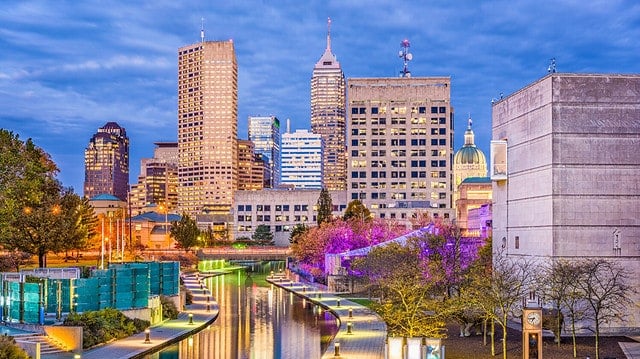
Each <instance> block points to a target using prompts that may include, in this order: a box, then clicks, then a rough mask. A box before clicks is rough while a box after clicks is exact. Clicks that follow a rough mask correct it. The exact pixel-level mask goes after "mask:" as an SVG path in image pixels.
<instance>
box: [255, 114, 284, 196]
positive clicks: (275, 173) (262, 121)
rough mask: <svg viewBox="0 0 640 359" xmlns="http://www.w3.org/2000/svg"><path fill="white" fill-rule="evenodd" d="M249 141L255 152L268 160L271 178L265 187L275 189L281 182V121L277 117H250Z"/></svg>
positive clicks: (266, 181) (267, 178)
mask: <svg viewBox="0 0 640 359" xmlns="http://www.w3.org/2000/svg"><path fill="white" fill-rule="evenodd" d="M249 140H250V141H251V142H253V144H254V146H255V147H254V151H255V153H256V154H259V155H261V156H262V157H264V158H266V159H267V161H268V162H267V165H268V167H269V172H270V173H269V176H268V177H266V178H265V179H264V180H265V184H264V187H266V188H275V187H278V184H279V182H280V120H278V118H277V117H275V116H249Z"/></svg>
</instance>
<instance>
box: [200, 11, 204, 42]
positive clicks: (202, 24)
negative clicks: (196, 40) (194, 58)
mask: <svg viewBox="0 0 640 359" xmlns="http://www.w3.org/2000/svg"><path fill="white" fill-rule="evenodd" d="M200 42H204V18H203V17H202V18H200Z"/></svg>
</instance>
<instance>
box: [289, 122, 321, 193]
mask: <svg viewBox="0 0 640 359" xmlns="http://www.w3.org/2000/svg"><path fill="white" fill-rule="evenodd" d="M281 184H282V185H283V186H287V187H291V188H296V189H322V136H321V135H319V134H315V133H311V132H309V131H307V130H296V131H295V132H293V133H289V132H287V133H284V134H282V179H281Z"/></svg>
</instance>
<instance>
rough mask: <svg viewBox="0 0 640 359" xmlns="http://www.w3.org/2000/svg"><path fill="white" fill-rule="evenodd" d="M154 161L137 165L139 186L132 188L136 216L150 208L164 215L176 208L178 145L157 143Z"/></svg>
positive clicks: (131, 199) (148, 160) (133, 208)
mask: <svg viewBox="0 0 640 359" xmlns="http://www.w3.org/2000/svg"><path fill="white" fill-rule="evenodd" d="M155 145H156V148H155V149H154V152H153V158H143V159H142V160H141V161H140V175H139V176H138V183H136V184H133V185H131V194H130V198H129V199H130V201H131V210H132V213H133V214H135V215H137V214H140V213H143V212H144V208H145V207H146V206H149V205H151V204H156V205H158V206H161V207H162V209H163V210H165V211H175V209H176V207H177V205H178V143H177V142H156V143H155Z"/></svg>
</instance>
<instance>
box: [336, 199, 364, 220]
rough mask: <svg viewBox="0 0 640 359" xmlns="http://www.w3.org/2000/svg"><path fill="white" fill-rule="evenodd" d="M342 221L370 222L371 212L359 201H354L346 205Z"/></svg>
mask: <svg viewBox="0 0 640 359" xmlns="http://www.w3.org/2000/svg"><path fill="white" fill-rule="evenodd" d="M342 219H343V220H345V221H349V220H351V219H355V220H358V221H361V222H370V221H371V211H369V209H367V207H365V205H364V204H362V202H360V200H357V199H354V200H353V201H351V202H349V204H348V205H347V209H346V210H345V211H344V215H343V216H342Z"/></svg>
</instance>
